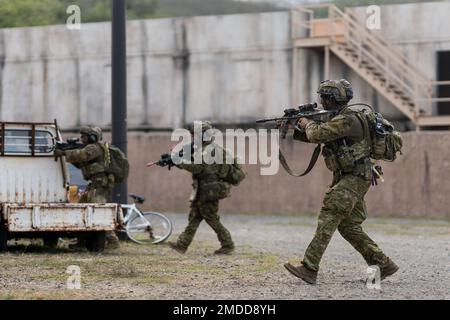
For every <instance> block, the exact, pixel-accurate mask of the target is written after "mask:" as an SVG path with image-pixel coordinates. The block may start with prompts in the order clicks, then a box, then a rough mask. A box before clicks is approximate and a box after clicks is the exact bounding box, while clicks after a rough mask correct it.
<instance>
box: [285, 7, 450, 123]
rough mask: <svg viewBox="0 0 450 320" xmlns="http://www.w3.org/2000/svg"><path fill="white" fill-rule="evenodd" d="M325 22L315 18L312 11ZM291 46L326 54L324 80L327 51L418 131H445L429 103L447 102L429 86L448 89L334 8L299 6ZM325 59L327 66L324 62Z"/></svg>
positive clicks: (448, 120)
mask: <svg viewBox="0 0 450 320" xmlns="http://www.w3.org/2000/svg"><path fill="white" fill-rule="evenodd" d="M318 9H319V10H327V18H320V19H319V18H316V17H315V15H314V14H315V12H317V10H318ZM292 36H293V39H292V40H293V47H294V50H295V49H296V48H312V47H323V48H324V49H325V53H326V54H325V75H327V74H329V52H332V53H333V54H335V55H336V56H337V57H338V58H340V59H341V60H342V61H343V62H344V63H346V64H347V65H348V66H349V67H350V68H351V69H352V70H353V71H354V72H356V73H357V74H358V75H359V76H360V77H361V78H363V79H364V80H365V81H366V82H367V83H368V84H369V85H371V86H372V87H373V88H375V89H376V90H377V91H378V92H379V93H380V94H382V95H383V96H384V97H385V98H386V99H387V100H388V101H389V102H390V103H391V104H392V105H393V106H395V107H396V108H397V109H398V110H399V111H401V112H402V113H403V114H404V115H405V116H406V117H408V118H409V119H410V120H411V121H412V122H413V123H414V124H415V125H416V127H417V128H418V129H419V128H421V127H428V126H450V116H438V115H433V110H432V107H433V103H435V102H437V101H450V97H449V98H448V99H447V98H435V97H433V92H434V90H433V87H434V86H436V85H444V84H448V83H446V82H441V83H439V82H437V81H431V80H429V79H427V78H426V77H425V76H424V75H423V74H422V73H421V71H420V70H419V69H418V68H417V67H416V66H415V65H414V64H413V63H412V62H410V61H408V60H407V59H406V57H404V55H403V54H402V53H401V52H399V51H397V50H396V49H395V48H393V47H392V46H390V45H389V44H388V43H387V42H386V41H384V40H383V39H381V38H380V37H378V36H376V35H374V34H373V33H371V32H370V31H369V30H368V29H367V28H366V26H365V25H362V24H361V23H360V22H359V21H358V19H357V18H356V17H355V16H354V15H353V14H352V13H351V12H350V11H347V12H345V13H344V12H342V11H341V10H340V9H339V8H337V7H336V6H334V5H329V4H326V5H315V6H302V7H299V8H297V9H296V10H294V11H293V13H292ZM327 60H328V61H327Z"/></svg>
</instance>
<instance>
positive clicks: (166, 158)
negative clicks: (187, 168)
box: [147, 142, 194, 170]
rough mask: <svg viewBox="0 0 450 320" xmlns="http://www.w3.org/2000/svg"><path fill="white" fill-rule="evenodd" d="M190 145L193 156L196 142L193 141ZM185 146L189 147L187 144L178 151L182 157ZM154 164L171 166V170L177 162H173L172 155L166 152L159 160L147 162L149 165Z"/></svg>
mask: <svg viewBox="0 0 450 320" xmlns="http://www.w3.org/2000/svg"><path fill="white" fill-rule="evenodd" d="M190 146H191V156H192V155H193V154H194V142H191V144H190ZM185 147H187V145H185V146H184V147H183V149H181V150H180V152H179V153H178V154H179V156H180V158H182V157H183V154H184V148H185ZM154 165H157V166H159V167H166V166H169V170H170V169H171V168H172V167H173V166H174V165H175V164H174V163H173V160H172V156H171V155H170V154H167V153H165V154H163V155H161V158H160V159H159V160H158V161H155V162H150V163H147V167H152V166H154Z"/></svg>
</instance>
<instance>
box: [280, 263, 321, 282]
mask: <svg viewBox="0 0 450 320" xmlns="http://www.w3.org/2000/svg"><path fill="white" fill-rule="evenodd" d="M284 267H285V268H286V269H287V271H289V272H290V273H292V274H293V275H294V276H296V277H297V278H300V279H302V280H303V281H305V282H307V283H309V284H316V283H317V273H318V272H317V271H313V270H310V269H308V268H306V267H305V266H304V265H300V266H298V267H294V266H293V265H292V264H290V263H289V262H287V263H285V264H284Z"/></svg>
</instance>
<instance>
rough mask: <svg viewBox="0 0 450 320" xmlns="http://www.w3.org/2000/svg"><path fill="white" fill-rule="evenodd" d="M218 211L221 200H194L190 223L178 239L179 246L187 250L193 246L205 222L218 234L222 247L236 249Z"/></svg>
mask: <svg viewBox="0 0 450 320" xmlns="http://www.w3.org/2000/svg"><path fill="white" fill-rule="evenodd" d="M218 210H219V200H216V201H199V200H194V201H193V202H192V203H191V211H190V213H189V223H188V225H187V227H186V229H185V230H184V231H183V233H182V234H181V235H180V236H179V237H178V241H177V245H178V246H180V247H182V248H186V249H187V248H188V247H189V245H190V244H191V242H192V239H194V236H195V233H196V232H197V229H198V227H199V225H200V223H201V222H202V221H203V220H205V221H206V223H207V224H208V225H209V226H210V227H211V228H212V229H213V230H214V231H215V232H216V234H217V238H218V239H219V241H220V244H221V245H222V247H227V248H234V243H233V240H232V239H231V234H230V232H229V231H228V230H227V229H226V228H225V227H224V226H223V224H222V223H221V222H220V216H219V215H218V213H217V212H218Z"/></svg>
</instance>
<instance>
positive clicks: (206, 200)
mask: <svg viewBox="0 0 450 320" xmlns="http://www.w3.org/2000/svg"><path fill="white" fill-rule="evenodd" d="M210 146H212V144H211V145H210ZM203 152H205V150H203ZM229 166H230V165H228V164H226V163H223V164H205V163H202V164H193V163H190V164H188V163H182V164H179V165H177V167H178V168H180V169H184V170H187V171H189V172H191V173H192V178H193V191H192V194H191V197H190V201H191V211H190V213H189V223H188V225H187V227H186V229H185V230H184V231H183V233H182V234H181V235H180V236H179V237H178V240H177V243H176V245H177V247H178V248H180V249H182V250H184V251H185V250H187V248H188V247H189V245H190V244H191V242H192V239H193V238H194V235H195V233H196V231H197V229H198V227H199V225H200V223H201V222H202V221H203V220H205V221H206V223H207V224H208V225H209V226H210V227H211V228H212V229H213V230H214V231H215V232H216V234H217V238H218V239H219V241H220V244H221V247H222V248H223V249H234V243H233V240H232V239H231V234H230V232H229V231H228V230H227V229H226V228H225V227H224V226H223V224H222V223H221V222H220V216H219V214H218V210H219V200H220V199H223V198H225V197H228V196H229V194H230V189H231V185H230V184H229V183H227V182H224V181H223V180H222V179H221V177H223V176H224V175H226V173H227V172H228V170H229ZM216 253H217V252H216Z"/></svg>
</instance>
